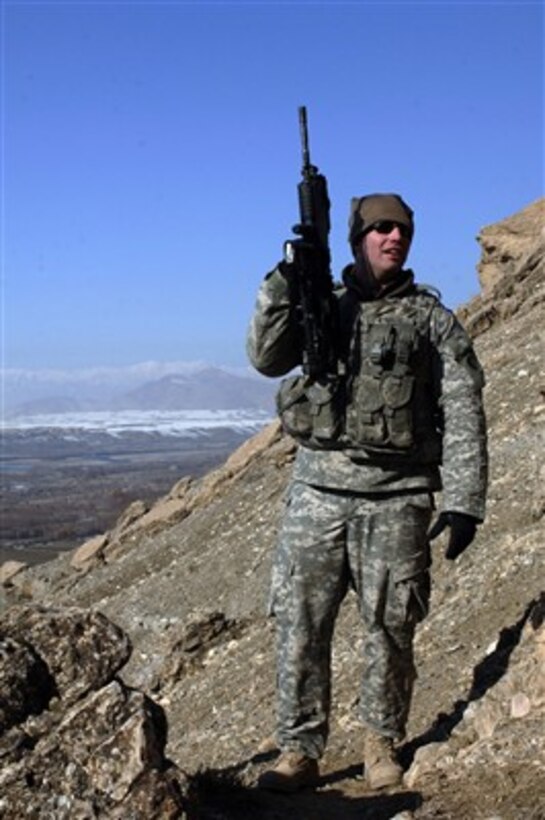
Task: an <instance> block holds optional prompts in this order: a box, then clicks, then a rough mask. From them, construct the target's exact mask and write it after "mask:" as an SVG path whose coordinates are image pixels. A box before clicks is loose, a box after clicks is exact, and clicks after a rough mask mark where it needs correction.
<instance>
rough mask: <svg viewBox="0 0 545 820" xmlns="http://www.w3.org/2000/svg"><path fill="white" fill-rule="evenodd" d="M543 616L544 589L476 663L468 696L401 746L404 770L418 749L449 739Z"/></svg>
mask: <svg viewBox="0 0 545 820" xmlns="http://www.w3.org/2000/svg"><path fill="white" fill-rule="evenodd" d="M544 618H545V592H542V593H541V595H539V596H538V597H537V598H534V599H533V600H532V601H530V603H529V604H528V606H527V607H526V609H525V610H524V613H523V615H522V616H521V617H520V618H519V620H518V621H516V622H515V623H514V624H512V625H511V626H507V627H505V628H504V629H502V630H501V631H500V633H499V636H498V641H497V644H496V647H495V649H494V651H493V652H491V653H490V654H488V655H485V657H484V658H483V659H482V660H481V661H479V663H478V664H477V665H476V666H475V668H474V670H473V681H472V684H471V687H470V689H469V692H468V695H467V698H465V699H464V700H457V701H455V703H454V704H453V707H452V711H451V712H449V713H448V714H445V713H444V712H440V713H439V714H438V715H437V717H436V718H435V720H434V722H433V724H432V725H431V727H430V728H429V729H428V730H427V731H425V732H424V733H423V734H421V735H419V736H418V737H415V738H414V739H413V740H411V741H410V742H409V743H406V744H405V745H404V746H403V747H402V748H401V749H400V751H399V759H400V762H401V764H402V765H403V768H404V769H408V768H409V766H410V765H411V763H412V761H413V758H414V756H415V754H416V751H417V750H418V749H419V748H421V747H422V746H427V745H428V744H429V743H442V742H444V741H446V740H448V739H449V738H450V736H451V734H452V732H453V730H454V728H455V727H456V726H457V725H458V724H459V723H460V721H461V720H462V719H463V717H464V714H465V711H466V709H467V707H468V706H469V704H470V703H471V702H472V701H476V700H480V698H482V697H483V695H485V694H486V692H487V691H488V690H489V689H491V688H492V687H493V686H495V685H496V684H497V683H498V682H499V681H500V680H501V679H502V677H503V676H504V674H505V673H506V672H507V670H508V668H509V659H510V657H511V654H512V652H513V650H514V649H515V648H516V646H518V643H519V641H520V638H521V634H522V630H523V629H524V626H525V624H526V623H527V622H528V621H529V622H530V623H531V624H532V627H533V628H534V629H537V628H538V627H539V626H540V625H541V624H542V623H543V620H544Z"/></svg>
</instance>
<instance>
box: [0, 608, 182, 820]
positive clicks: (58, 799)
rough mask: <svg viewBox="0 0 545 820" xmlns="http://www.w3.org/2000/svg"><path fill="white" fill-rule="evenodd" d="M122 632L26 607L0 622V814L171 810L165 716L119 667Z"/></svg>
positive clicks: (124, 644)
mask: <svg viewBox="0 0 545 820" xmlns="http://www.w3.org/2000/svg"><path fill="white" fill-rule="evenodd" d="M129 654H130V644H129V640H128V638H127V636H126V635H125V634H124V633H123V632H122V630H121V629H119V627H117V626H116V625H115V624H113V623H112V622H111V621H109V620H108V619H107V618H106V617H105V616H104V615H101V614H100V613H98V612H93V611H84V610H80V609H77V608H73V607H72V608H64V609H55V608H44V607H40V606H23V607H13V608H11V609H10V610H9V611H8V612H7V613H5V615H4V616H3V617H2V619H1V620H0V692H1V695H0V765H1V769H0V815H1V816H2V817H3V818H6V820H19V818H21V817H53V818H70V820H74V818H78V820H79V818H90V817H100V816H103V817H106V816H107V817H111V818H114V817H117V818H127V817H134V818H142V820H147V818H150V820H151V818H157V820H159V818H161V819H162V818H175V817H176V818H178V817H182V816H183V813H184V806H186V805H187V801H186V800H185V799H184V797H183V786H184V785H185V778H184V776H183V775H182V773H181V772H179V771H177V770H176V769H175V767H174V766H173V765H172V764H169V763H168V761H167V760H166V758H165V755H164V748H165V743H166V730H167V726H166V719H165V716H164V713H163V710H162V709H161V708H160V707H159V706H158V705H157V704H155V703H154V702H153V701H152V700H151V699H150V698H149V697H147V696H146V695H145V694H144V693H142V692H139V691H137V690H135V689H131V688H129V687H128V686H126V685H125V684H124V683H123V682H122V680H121V679H120V678H119V677H118V675H117V673H118V672H119V671H120V670H121V669H122V667H123V666H124V665H125V663H126V661H127V660H128V657H129Z"/></svg>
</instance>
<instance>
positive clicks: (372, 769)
mask: <svg viewBox="0 0 545 820" xmlns="http://www.w3.org/2000/svg"><path fill="white" fill-rule="evenodd" d="M364 764H365V778H366V780H367V783H368V785H369V787H370V788H371V789H385V788H386V787H387V786H400V785H401V782H402V780H403V769H402V768H401V766H400V765H399V763H398V762H397V758H396V753H395V750H394V742H393V740H392V738H391V737H385V736H384V735H380V734H378V732H372V731H369V732H368V733H367V735H366V738H365V746H364Z"/></svg>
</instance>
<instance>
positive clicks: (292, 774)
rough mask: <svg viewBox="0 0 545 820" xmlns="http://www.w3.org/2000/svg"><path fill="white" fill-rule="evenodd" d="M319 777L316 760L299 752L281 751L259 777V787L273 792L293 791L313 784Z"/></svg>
mask: <svg viewBox="0 0 545 820" xmlns="http://www.w3.org/2000/svg"><path fill="white" fill-rule="evenodd" d="M319 777H320V772H319V769H318V761H317V760H314V759H313V758H312V757H306V755H304V754H301V753H300V752H294V751H289V752H283V753H282V754H281V755H280V757H279V758H278V760H277V762H276V765H275V766H273V768H272V769H267V771H265V772H263V774H262V775H261V776H260V777H259V779H258V781H257V785H258V787H259V788H260V789H269V790H271V791H275V792H295V791H297V790H298V789H303V788H304V787H305V786H315V785H316V783H317V782H318V778H319Z"/></svg>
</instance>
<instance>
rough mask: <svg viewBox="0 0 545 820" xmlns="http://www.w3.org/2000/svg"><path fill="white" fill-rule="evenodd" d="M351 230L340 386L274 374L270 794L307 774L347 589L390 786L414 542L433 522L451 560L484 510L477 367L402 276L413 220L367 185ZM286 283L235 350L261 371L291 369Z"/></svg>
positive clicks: (415, 578)
mask: <svg viewBox="0 0 545 820" xmlns="http://www.w3.org/2000/svg"><path fill="white" fill-rule="evenodd" d="M349 228H350V230H349V241H350V245H351V247H352V251H353V254H354V259H355V261H354V263H353V264H350V265H348V266H347V267H346V268H345V269H344V271H343V277H342V278H343V285H342V286H339V287H336V288H335V291H334V297H335V299H336V304H337V305H338V339H336V340H335V341H336V347H337V349H338V350H339V367H338V373H339V378H338V379H337V380H336V383H335V386H333V387H332V388H331V390H329V393H328V391H327V390H326V391H325V394H326V397H325V399H324V392H323V390H322V392H321V393H320V392H319V393H318V395H319V398H318V399H317V398H316V394H315V393H313V388H312V384H311V380H309V379H308V378H306V377H305V376H303V375H301V376H295V377H292V378H290V379H285V380H284V382H283V383H282V385H281V389H280V391H279V397H278V405H279V410H280V415H281V418H282V420H283V423H284V426H285V428H286V429H287V430H289V431H290V432H291V433H292V434H293V435H294V436H296V437H297V438H298V439H299V443H300V446H299V447H298V452H297V457H296V460H295V466H294V472H293V476H292V482H291V485H290V488H289V491H288V496H287V505H286V512H285V516H284V520H283V526H282V529H281V533H280V538H279V542H278V546H277V553H276V556H275V560H274V566H273V578H272V594H271V611H272V612H273V614H274V616H275V619H276V628H277V687H278V693H277V713H278V714H277V718H278V725H277V739H278V744H279V746H280V749H281V755H280V757H279V759H278V761H277V763H276V765H275V766H274V767H273V768H271V769H269V770H268V771H266V772H264V773H263V774H262V776H261V778H260V780H259V785H260V786H261V787H263V788H268V789H274V790H279V791H293V790H295V789H298V788H301V787H303V786H308V785H312V784H314V783H316V781H317V779H318V777H319V768H318V760H319V758H320V757H321V756H322V754H323V751H324V748H325V744H326V741H327V736H328V725H329V710H330V654H331V639H332V634H333V627H334V623H335V619H336V616H337V613H338V610H339V606H340V604H341V601H342V600H343V597H344V595H345V593H346V591H347V589H348V587H349V586H351V587H353V589H354V590H355V592H356V594H357V596H358V603H359V611H360V613H361V618H362V621H363V624H364V626H365V630H364V651H363V655H364V657H363V673H362V688H361V696H360V701H359V703H360V705H359V712H360V715H359V716H360V719H361V721H362V722H363V724H364V725H365V727H366V731H365V740H364V744H363V758H364V766H365V774H366V778H367V781H368V784H369V786H370V787H371V788H373V789H380V788H384V787H388V786H395V785H398V784H400V783H401V779H402V774H403V772H402V769H401V766H400V765H399V763H398V761H397V758H396V752H395V745H394V744H395V742H396V741H399V740H401V739H402V738H403V737H404V736H405V727H406V722H407V717H408V713H409V707H410V702H411V694H412V688H413V682H414V680H415V677H416V672H415V667H414V662H413V638H414V632H415V627H416V625H417V624H418V623H419V622H420V621H421V620H422V619H423V618H424V617H425V616H426V614H427V611H428V601H429V594H430V572H429V570H430V563H431V559H430V546H429V542H430V540H432V539H433V538H435V537H436V536H437V535H439V533H440V532H442V531H443V530H444V529H446V528H448V530H449V542H448V546H447V550H446V557H447V558H448V559H450V560H454V559H456V558H457V557H458V556H459V555H460V554H461V553H462V552H463V550H465V548H466V547H467V546H468V545H469V544H470V543H471V541H472V540H473V538H474V536H475V532H476V528H477V525H478V524H479V523H480V522H482V520H483V518H484V504H485V493H486V482H487V451H486V429H485V418H484V413H483V406H482V388H483V384H484V379H483V372H482V369H481V367H480V365H479V362H478V361H477V359H476V356H475V353H474V351H473V348H472V345H471V342H470V339H469V337H468V336H467V334H466V332H465V331H464V329H463V328H462V326H461V325H460V323H459V322H458V321H457V319H456V318H455V316H454V315H453V313H452V312H450V311H449V310H447V308H445V307H444V306H443V305H442V304H441V302H440V301H439V299H438V296H437V295H436V293H435V292H433V291H432V290H431V289H429V288H427V287H423V286H419V285H417V284H415V281H414V274H413V272H412V271H411V270H410V269H405V268H404V263H405V260H406V258H407V255H408V252H409V248H410V245H411V241H412V237H413V232H414V222H413V212H412V210H411V209H410V208H409V206H408V205H407V204H406V203H405V202H404V201H403V200H402V198H401V197H400V196H398V195H396V194H371V195H369V196H364V197H360V198H358V199H354V200H352V208H351V215H350V220H349ZM292 276H293V268H292V266H290V265H288V264H287V263H285V262H281V263H280V264H279V265H278V266H277V267H276V268H275V269H274V270H273V271H272V272H271V273H270V274H269V275H268V276H267V277H266V278H265V281H264V282H263V284H262V286H261V289H260V291H259V295H258V299H257V305H256V310H255V313H254V316H253V318H252V321H251V325H250V331H249V336H248V345H247V348H248V355H249V358H250V360H251V362H252V364H253V365H254V366H255V367H256V369H257V370H259V371H260V372H261V373H263V374H265V375H267V376H280V375H284V374H286V373H288V371H290V370H291V369H292V368H294V367H296V366H297V365H299V364H301V361H302V338H301V328H300V324H299V321H298V318H297V312H296V311H295V310H294V309H293V300H292V298H291V293H292V292H293V288H292V281H291V279H292ZM324 419H326V423H325V425H324ZM324 430H326V431H327V430H329V431H330V432H329V433H327V432H326V433H324ZM333 431H335V432H333ZM328 436H329V438H328ZM441 489H442V490H443V496H442V511H441V512H440V513H439V516H438V518H437V521H436V523H435V525H434V526H433V527H432V529H431V530H430V531H429V525H430V522H431V517H432V511H433V509H434V500H433V493H434V492H436V491H438V490H441Z"/></svg>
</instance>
